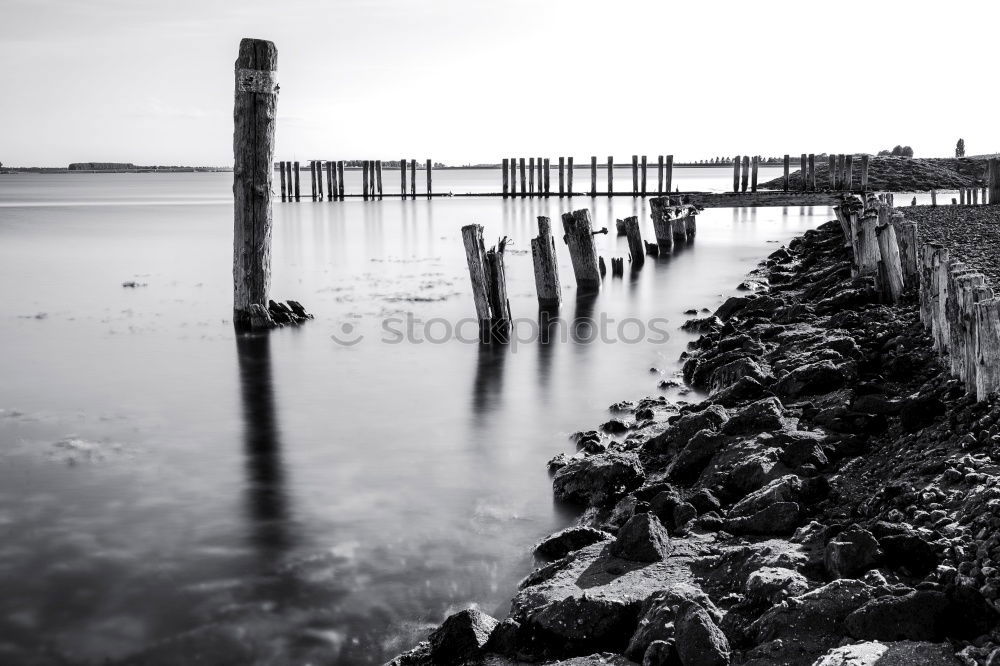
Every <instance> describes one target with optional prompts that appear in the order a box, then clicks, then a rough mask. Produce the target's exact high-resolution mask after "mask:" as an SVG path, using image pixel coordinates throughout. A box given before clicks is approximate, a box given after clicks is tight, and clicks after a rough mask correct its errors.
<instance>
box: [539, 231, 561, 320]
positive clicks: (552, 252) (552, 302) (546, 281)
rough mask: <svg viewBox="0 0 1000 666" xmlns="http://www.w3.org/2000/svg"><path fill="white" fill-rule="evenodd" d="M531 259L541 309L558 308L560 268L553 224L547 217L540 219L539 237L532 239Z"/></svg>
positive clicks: (559, 301) (559, 299)
mask: <svg viewBox="0 0 1000 666" xmlns="http://www.w3.org/2000/svg"><path fill="white" fill-rule="evenodd" d="M531 259H532V261H533V262H534V266H535V292H536V293H537V294H538V306H539V307H540V308H543V309H545V308H557V307H559V304H560V303H561V302H562V287H561V286H560V284H559V266H558V264H557V263H556V242H555V238H553V236H552V223H551V221H550V220H549V218H547V217H542V216H540V217H539V218H538V236H537V237H535V238H532V239H531Z"/></svg>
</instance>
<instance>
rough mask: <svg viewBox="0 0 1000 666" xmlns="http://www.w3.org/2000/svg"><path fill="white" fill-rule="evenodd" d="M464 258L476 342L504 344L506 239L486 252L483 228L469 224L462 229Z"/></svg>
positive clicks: (507, 324)
mask: <svg viewBox="0 0 1000 666" xmlns="http://www.w3.org/2000/svg"><path fill="white" fill-rule="evenodd" d="M462 242H463V244H464V245H465V258H466V261H467V262H468V264H469V277H470V278H471V279H472V298H473V301H474V302H475V305H476V316H477V317H478V319H479V339H480V341H481V342H484V343H488V342H493V341H498V342H507V340H508V335H507V334H508V333H509V332H510V304H509V302H508V300H507V283H506V275H505V270H504V263H503V253H504V248H505V247H506V244H507V239H506V238H503V239H501V240H500V243H499V244H498V246H497V247H494V248H491V249H490V250H489V251H486V248H485V246H484V245H483V227H482V225H480V224H469V225H466V226H464V227H462Z"/></svg>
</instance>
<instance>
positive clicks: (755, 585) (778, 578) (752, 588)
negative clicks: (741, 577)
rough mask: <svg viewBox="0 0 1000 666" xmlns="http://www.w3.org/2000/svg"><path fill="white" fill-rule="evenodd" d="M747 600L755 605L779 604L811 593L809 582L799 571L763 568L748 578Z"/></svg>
mask: <svg viewBox="0 0 1000 666" xmlns="http://www.w3.org/2000/svg"><path fill="white" fill-rule="evenodd" d="M745 591H746V597H747V599H748V600H749V601H750V602H751V603H754V604H757V605H760V606H763V605H774V604H779V603H781V602H782V601H784V600H785V599H787V598H788V597H797V596H799V595H800V594H805V593H806V592H808V591H809V582H808V581H807V580H806V577H805V576H803V575H802V574H800V573H799V572H798V571H794V570H792V569H786V568H784V567H761V568H760V569H757V570H756V571H754V572H753V573H751V574H750V575H749V576H748V577H747V583H746V586H745Z"/></svg>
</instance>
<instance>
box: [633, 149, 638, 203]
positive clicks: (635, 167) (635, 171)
mask: <svg viewBox="0 0 1000 666" xmlns="http://www.w3.org/2000/svg"><path fill="white" fill-rule="evenodd" d="M632 196H633V197H637V196H639V156H638V155H633V156H632Z"/></svg>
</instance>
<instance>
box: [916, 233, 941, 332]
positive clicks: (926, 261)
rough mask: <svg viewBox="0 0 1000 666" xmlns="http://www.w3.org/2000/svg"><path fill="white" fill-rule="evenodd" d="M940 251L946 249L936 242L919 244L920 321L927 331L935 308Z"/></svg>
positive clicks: (930, 325)
mask: <svg viewBox="0 0 1000 666" xmlns="http://www.w3.org/2000/svg"><path fill="white" fill-rule="evenodd" d="M942 252H947V250H945V249H944V248H943V247H941V246H940V245H938V244H937V243H924V244H923V245H921V246H920V289H919V295H920V321H921V323H923V325H924V328H925V329H926V330H928V331H930V330H931V329H932V328H933V322H934V312H935V311H936V309H937V306H936V304H935V301H936V299H937V295H938V286H937V276H938V264H940V263H941V253H942Z"/></svg>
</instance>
